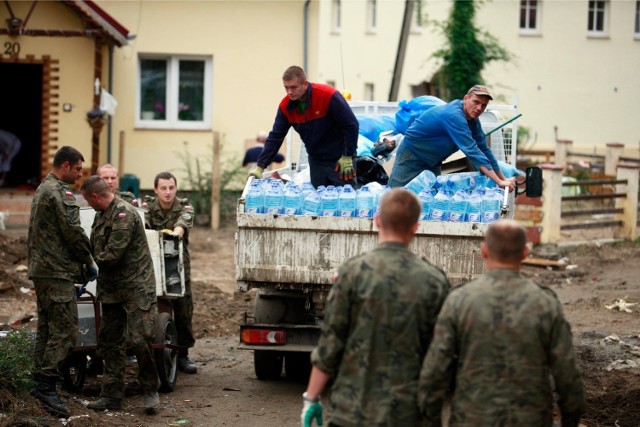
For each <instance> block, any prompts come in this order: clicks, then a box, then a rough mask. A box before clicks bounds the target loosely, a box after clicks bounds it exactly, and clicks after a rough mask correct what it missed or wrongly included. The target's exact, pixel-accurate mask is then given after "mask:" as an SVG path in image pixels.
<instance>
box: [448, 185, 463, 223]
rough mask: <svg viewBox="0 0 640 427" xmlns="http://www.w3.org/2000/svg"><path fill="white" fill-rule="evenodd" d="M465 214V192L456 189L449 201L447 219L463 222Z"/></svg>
mask: <svg viewBox="0 0 640 427" xmlns="http://www.w3.org/2000/svg"><path fill="white" fill-rule="evenodd" d="M466 215H467V192H466V191H464V190H461V191H456V192H455V193H454V194H453V197H452V198H451V202H449V221H452V222H465V220H466Z"/></svg>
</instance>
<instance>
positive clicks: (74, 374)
mask: <svg viewBox="0 0 640 427" xmlns="http://www.w3.org/2000/svg"><path fill="white" fill-rule="evenodd" d="M86 375H87V355H86V354H82V353H71V354H70V355H69V357H67V360H65V362H64V367H63V368H62V380H63V382H64V387H65V388H66V389H67V390H68V391H73V392H78V391H81V390H82V387H83V386H84V380H85V378H86Z"/></svg>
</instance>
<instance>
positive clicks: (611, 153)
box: [604, 142, 624, 176]
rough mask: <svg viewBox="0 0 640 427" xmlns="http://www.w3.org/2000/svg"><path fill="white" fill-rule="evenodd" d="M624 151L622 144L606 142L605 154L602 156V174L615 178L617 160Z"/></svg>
mask: <svg viewBox="0 0 640 427" xmlns="http://www.w3.org/2000/svg"><path fill="white" fill-rule="evenodd" d="M623 150H624V144H621V143H619V142H607V152H606V153H605V155H604V174H605V175H607V176H615V175H616V168H617V166H618V160H620V156H621V155H622V151H623Z"/></svg>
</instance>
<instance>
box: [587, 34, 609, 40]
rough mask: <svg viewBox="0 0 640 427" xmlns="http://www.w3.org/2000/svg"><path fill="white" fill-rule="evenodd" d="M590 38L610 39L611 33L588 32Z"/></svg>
mask: <svg viewBox="0 0 640 427" xmlns="http://www.w3.org/2000/svg"><path fill="white" fill-rule="evenodd" d="M587 38H588V39H610V37H609V34H606V33H587Z"/></svg>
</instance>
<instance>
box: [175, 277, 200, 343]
mask: <svg viewBox="0 0 640 427" xmlns="http://www.w3.org/2000/svg"><path fill="white" fill-rule="evenodd" d="M184 287H185V291H184V296H183V297H182V298H177V299H175V300H173V320H174V322H175V324H176V333H177V334H178V345H180V346H183V347H187V348H189V347H193V345H194V344H195V342H196V339H195V338H194V337H193V324H192V320H193V297H192V296H191V278H190V271H189V270H188V269H185V284H184Z"/></svg>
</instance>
